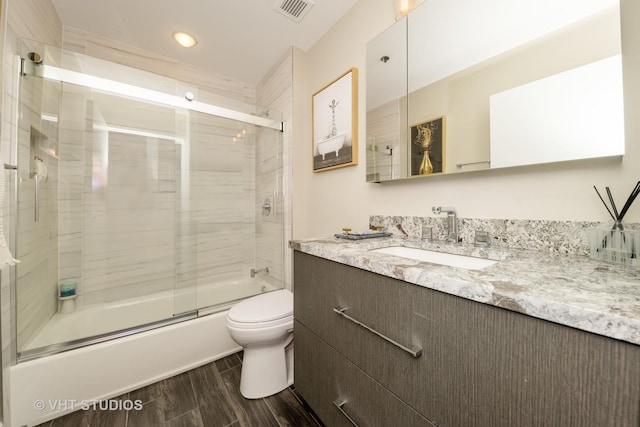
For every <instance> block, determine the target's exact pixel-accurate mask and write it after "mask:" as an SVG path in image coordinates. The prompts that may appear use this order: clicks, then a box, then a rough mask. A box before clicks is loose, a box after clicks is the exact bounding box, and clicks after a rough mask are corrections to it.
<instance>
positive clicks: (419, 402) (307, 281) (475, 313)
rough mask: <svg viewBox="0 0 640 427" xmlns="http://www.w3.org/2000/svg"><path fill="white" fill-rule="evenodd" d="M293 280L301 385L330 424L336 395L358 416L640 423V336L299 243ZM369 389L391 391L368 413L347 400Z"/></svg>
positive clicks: (384, 421) (449, 421)
mask: <svg viewBox="0 0 640 427" xmlns="http://www.w3.org/2000/svg"><path fill="white" fill-rule="evenodd" d="M294 286H295V291H294V310H295V311H294V314H295V318H296V323H295V327H294V339H295V343H296V345H295V350H294V351H295V360H296V363H295V384H296V389H297V390H298V391H299V392H300V394H301V395H302V396H303V397H304V398H305V400H307V402H308V403H309V404H310V406H311V407H312V408H313V409H314V410H315V411H316V412H317V413H318V415H319V416H320V418H321V419H323V420H324V421H325V423H327V425H330V426H333V425H349V424H348V422H347V424H344V420H343V419H341V418H340V417H341V416H342V414H340V411H339V410H338V409H337V408H336V407H335V406H334V405H333V404H332V402H333V401H334V400H337V399H340V398H343V399H347V403H346V404H345V405H344V406H343V408H342V409H343V410H344V411H345V412H346V413H347V414H349V413H350V412H349V411H350V410H352V411H354V412H352V413H354V414H355V415H354V417H359V416H363V418H360V420H361V422H360V423H359V424H361V425H381V426H383V425H403V426H405V425H406V426H411V425H425V424H421V423H420V421H418V420H414V421H407V422H406V423H400V424H399V423H398V422H397V421H396V420H397V419H398V416H399V414H400V413H402V412H403V411H405V412H406V410H407V407H408V408H410V409H412V410H415V412H417V413H418V414H420V415H422V416H423V417H424V418H426V419H427V420H429V421H430V422H432V423H433V424H434V425H437V426H455V427H462V426H494V427H495V426H509V427H510V426H599V427H600V426H638V425H640V347H639V346H636V345H633V344H630V343H626V342H621V341H617V340H613V339H610V338H607V337H603V336H600V335H595V334H592V333H588V332H584V331H580V330H577V329H574V328H570V327H566V326H563V325H559V324H555V323H552V322H548V321H544V320H541V319H537V318H533V317H530V316H526V315H523V314H520V313H518V312H516V311H511V310H507V309H503V308H499V307H495V306H492V305H487V304H481V303H478V302H474V301H471V300H467V299H465V298H460V297H457V296H453V295H449V294H446V293H442V292H438V291H435V290H431V289H428V288H424V287H421V286H416V285H413V284H409V283H406V282H403V281H401V280H397V279H393V278H389V277H386V276H382V275H378V274H374V273H371V272H368V271H365V270H361V269H358V268H354V267H350V266H347V265H343V264H340V263H336V262H333V261H329V260H326V259H323V258H319V257H315V256H312V255H309V254H305V253H302V252H299V251H296V252H295V255H294ZM513 308H514V309H516V310H517V307H513ZM341 313H342V314H341ZM343 314H346V315H347V316H348V317H345V316H344V315H343ZM358 322H359V323H358ZM363 325H366V327H364V326H363ZM374 331H375V332H374ZM383 336H384V337H386V338H388V339H389V340H391V341H393V342H395V343H396V344H398V345H395V344H393V343H392V342H390V341H388V340H386V339H385V338H383ZM418 348H420V349H421V350H422V351H421V354H419V355H416V354H412V353H415V350H416V349H418ZM415 356H417V357H415ZM334 369H335V370H334ZM347 372H349V373H348V374H347ZM350 376H354V377H358V378H360V379H359V380H353V383H354V384H365V383H366V382H369V383H370V384H371V385H367V386H363V387H361V388H360V389H357V387H355V386H354V388H347V387H348V385H349V384H351V380H350V379H348V378H350ZM358 381H360V383H358ZM374 389H375V390H378V394H376V396H377V397H376V399H381V398H383V397H384V396H387V397H386V398H387V399H390V400H389V401H392V400H393V401H394V402H395V403H394V404H393V405H392V404H390V403H389V404H382V403H379V402H378V400H372V401H371V402H372V403H371V406H372V409H371V411H374V410H376V409H377V410H379V411H382V412H383V413H384V414H383V415H384V417H382V418H380V417H377V418H375V419H371V420H368V419H367V418H364V415H363V414H367V411H369V410H368V409H364V407H363V409H362V412H359V411H360V409H359V408H358V407H357V406H353V407H350V404H349V402H350V401H353V404H354V405H355V404H356V403H355V402H356V401H357V400H358V399H362V400H364V401H367V400H369V399H370V398H369V397H365V394H362V395H360V394H358V393H360V392H362V393H365V392H373V390H374ZM341 393H343V394H342V395H341ZM381 396H382V397H381ZM394 399H395V400H398V399H399V400H400V401H401V402H396V401H395V400H394ZM373 402H375V403H373ZM399 403H401V405H400V404H399ZM398 408H403V409H402V410H401V409H398ZM395 411H398V415H396V413H395ZM409 413H411V411H410V412H409ZM337 420H340V421H337ZM426 425H428V424H426Z"/></svg>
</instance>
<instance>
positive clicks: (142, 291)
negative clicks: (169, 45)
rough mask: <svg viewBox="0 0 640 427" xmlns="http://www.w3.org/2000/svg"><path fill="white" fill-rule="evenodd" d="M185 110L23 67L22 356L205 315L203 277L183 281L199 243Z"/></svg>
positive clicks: (19, 218) (20, 203)
mask: <svg viewBox="0 0 640 427" xmlns="http://www.w3.org/2000/svg"><path fill="white" fill-rule="evenodd" d="M47 49H48V53H47V54H48V56H49V57H50V58H56V57H57V56H56V55H55V54H53V55H52V53H53V52H52V51H53V49H51V48H47ZM36 66H38V65H36ZM187 121H188V114H186V112H185V111H181V110H179V109H176V108H175V107H173V106H166V105H163V104H161V103H158V102H149V101H141V100H137V99H133V98H130V97H127V96H122V95H117V94H111V93H108V92H104V91H100V90H95V89H91V88H88V87H86V86H81V85H76V84H73V83H68V82H65V83H62V82H60V81H59V80H57V79H52V78H42V77H38V76H34V75H25V76H22V77H21V78H20V103H19V121H18V124H19V126H18V128H19V131H18V148H17V150H18V154H17V158H18V174H19V182H18V195H17V198H18V200H17V212H18V214H17V243H16V256H17V258H18V259H20V260H21V263H20V264H19V265H18V266H17V267H16V272H17V278H16V286H15V300H16V338H17V340H16V341H17V353H18V355H19V358H20V357H24V358H28V357H29V356H30V355H31V354H32V353H38V352H41V351H43V350H44V351H55V350H57V349H58V348H59V347H68V346H74V345H76V344H78V343H79V342H81V341H83V340H86V339H89V338H91V339H94V340H95V339H97V338H98V339H99V338H100V337H103V338H105V339H106V338H108V336H109V334H112V333H114V332H119V333H122V332H123V331H127V330H131V329H135V328H147V327H151V326H153V325H154V324H155V323H158V322H164V321H166V320H171V321H176V320H180V319H181V318H184V317H186V318H188V317H193V316H195V314H196V312H195V309H196V296H197V295H196V292H195V287H187V286H182V287H177V285H176V283H177V281H176V277H177V268H178V267H177V266H178V265H179V264H178V262H177V260H178V259H180V258H181V256H180V251H184V250H186V248H188V247H190V244H189V241H188V239H187V241H185V240H184V239H182V240H180V242H178V240H179V237H178V236H180V230H179V226H180V224H181V223H184V221H181V220H180V215H181V212H184V210H183V209H182V206H183V204H184V201H185V197H188V194H187V195H181V194H180V190H181V181H182V180H184V179H185V177H187V176H188V174H187V171H184V170H183V169H182V168H183V167H185V163H184V162H183V161H182V159H184V158H185V157H187V156H186V154H185V153H186V152H187V151H188V144H189V141H188V135H186V134H185V133H184V132H185V130H186V129H187V127H188V125H187V123H186V122H187ZM186 166H188V164H187V165H186ZM186 214H188V212H187V213H186ZM178 243H181V244H178ZM187 284H188V283H187ZM194 285H195V284H194ZM131 332H133V331H131Z"/></svg>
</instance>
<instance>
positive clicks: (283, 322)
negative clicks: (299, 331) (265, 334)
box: [227, 315, 293, 330]
mask: <svg viewBox="0 0 640 427" xmlns="http://www.w3.org/2000/svg"><path fill="white" fill-rule="evenodd" d="M279 326H288V327H293V315H291V316H287V317H283V318H282V319H276V320H271V321H269V322H236V321H234V320H231V319H229V318H227V327H229V328H232V329H245V330H246V329H268V328H274V327H276V328H277V327H279Z"/></svg>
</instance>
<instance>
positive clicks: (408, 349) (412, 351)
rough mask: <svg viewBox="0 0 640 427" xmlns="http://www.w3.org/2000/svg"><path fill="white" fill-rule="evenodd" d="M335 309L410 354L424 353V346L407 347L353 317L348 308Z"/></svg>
mask: <svg viewBox="0 0 640 427" xmlns="http://www.w3.org/2000/svg"><path fill="white" fill-rule="evenodd" d="M333 311H334V312H336V313H338V314H339V315H340V316H342V317H344V318H345V319H348V320H351V321H352V322H353V323H355V324H356V325H359V326H362V327H363V328H365V329H366V330H367V331H369V332H371V333H374V334H376V335H377V336H379V337H380V338H382V339H383V340H385V341H387V342H389V343H391V344H393V345H395V346H396V347H398V348H399V349H402V350H404V351H406V352H407V353H409V354H410V355H412V356H413V357H420V356H421V355H422V348H421V347H417V346H412V347H407V346H405V345H402V344H400V343H399V342H398V341H395V340H393V339H391V338H389V337H388V336H386V335H384V334H381V333H380V332H378V331H376V330H375V329H373V328H371V327H369V326H367V325H365V324H364V323H362V322H361V321H359V320H357V319H354V318H353V317H351V316H349V315H348V314H347V313H345V311H347V308H346V307H345V308H342V307H334V308H333Z"/></svg>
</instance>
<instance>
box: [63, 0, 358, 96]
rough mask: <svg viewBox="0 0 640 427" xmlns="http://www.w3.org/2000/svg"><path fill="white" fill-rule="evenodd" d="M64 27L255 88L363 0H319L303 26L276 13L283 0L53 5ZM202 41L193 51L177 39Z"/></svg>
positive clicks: (81, 0)
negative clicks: (181, 35) (177, 34)
mask: <svg viewBox="0 0 640 427" xmlns="http://www.w3.org/2000/svg"><path fill="white" fill-rule="evenodd" d="M52 2H53V5H54V6H55V8H56V9H57V11H58V15H59V16H60V20H61V21H62V23H63V24H64V25H66V26H71V27H75V28H79V29H82V30H85V31H88V32H91V33H94V34H98V35H100V36H104V37H107V38H110V39H113V40H117V41H120V42H123V43H126V44H129V45H133V46H136V47H139V48H142V49H145V50H147V51H150V52H154V53H158V54H161V55H163V56H166V57H169V58H171V59H174V60H176V61H179V62H182V63H187V64H192V65H196V66H198V67H201V68H204V69H207V70H211V71H215V72H216V73H220V74H222V75H225V76H228V77H232V78H235V79H239V80H242V81H244V82H247V83H253V84H255V83H257V82H258V81H259V80H260V79H261V78H262V77H263V76H264V75H265V74H266V73H267V72H268V71H269V69H270V68H271V67H272V66H273V65H274V64H275V62H276V61H277V60H278V59H279V58H280V57H281V56H282V55H283V54H284V53H285V51H286V49H288V48H289V47H291V46H296V47H298V48H300V49H302V50H303V51H307V50H308V49H309V48H311V47H312V46H313V45H314V44H315V43H316V42H317V41H318V40H319V39H320V37H321V36H322V35H323V34H325V33H326V32H327V31H328V30H329V29H330V28H331V27H332V26H333V25H334V24H335V23H336V22H337V21H338V20H339V19H340V18H341V17H342V16H343V15H344V14H345V13H346V12H347V11H348V10H349V9H350V8H351V7H352V6H353V5H354V4H355V3H356V2H357V0H314V4H313V6H312V7H311V8H310V9H309V12H308V13H307V14H306V16H305V17H304V18H303V19H302V21H301V22H300V23H297V22H295V21H294V20H293V19H290V18H289V17H286V16H283V15H282V14H281V13H279V12H277V11H276V10H274V6H275V5H276V3H278V4H279V3H280V1H279V0H278V1H277V0H52ZM174 31H186V32H189V33H191V34H192V35H194V36H195V37H196V39H197V40H198V44H197V45H196V46H195V47H193V48H190V49H185V48H183V47H180V46H178V45H177V44H176V43H175V42H174V41H173V39H172V38H171V34H172V33H173V32H174Z"/></svg>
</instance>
